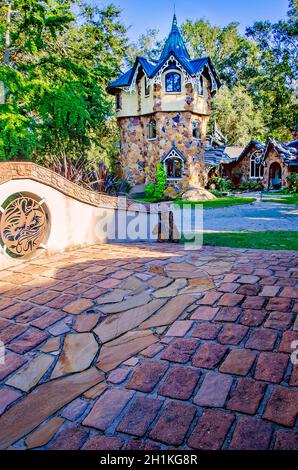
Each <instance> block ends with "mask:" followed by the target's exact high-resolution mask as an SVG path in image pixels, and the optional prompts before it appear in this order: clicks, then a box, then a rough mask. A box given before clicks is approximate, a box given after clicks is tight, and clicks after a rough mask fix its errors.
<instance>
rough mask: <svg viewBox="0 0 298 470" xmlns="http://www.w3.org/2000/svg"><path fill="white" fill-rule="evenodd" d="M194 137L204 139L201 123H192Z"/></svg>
mask: <svg viewBox="0 0 298 470" xmlns="http://www.w3.org/2000/svg"><path fill="white" fill-rule="evenodd" d="M192 136H193V138H194V139H201V138H202V128H201V122H200V121H193V123H192Z"/></svg>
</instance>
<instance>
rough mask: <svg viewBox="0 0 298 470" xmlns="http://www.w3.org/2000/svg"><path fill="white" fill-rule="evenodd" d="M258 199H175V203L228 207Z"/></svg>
mask: <svg viewBox="0 0 298 470" xmlns="http://www.w3.org/2000/svg"><path fill="white" fill-rule="evenodd" d="M255 201H256V199H255V198H254V197H234V196H233V197H221V198H218V199H210V200H208V201H175V204H177V205H178V206H184V205H193V206H195V205H196V204H199V205H202V206H203V208H204V209H208V208H210V209H211V208H214V207H228V206H236V205H239V204H251V203H252V202H255Z"/></svg>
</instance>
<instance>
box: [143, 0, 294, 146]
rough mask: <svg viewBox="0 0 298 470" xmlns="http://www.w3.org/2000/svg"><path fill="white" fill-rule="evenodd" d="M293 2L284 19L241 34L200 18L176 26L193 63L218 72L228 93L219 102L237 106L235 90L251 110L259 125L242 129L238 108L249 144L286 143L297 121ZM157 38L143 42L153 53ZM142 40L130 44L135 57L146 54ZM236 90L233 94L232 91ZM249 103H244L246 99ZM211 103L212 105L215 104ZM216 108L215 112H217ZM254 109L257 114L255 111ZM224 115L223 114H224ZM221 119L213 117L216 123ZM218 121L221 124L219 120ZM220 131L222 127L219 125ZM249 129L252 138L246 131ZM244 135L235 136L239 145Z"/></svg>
mask: <svg viewBox="0 0 298 470" xmlns="http://www.w3.org/2000/svg"><path fill="white" fill-rule="evenodd" d="M297 12H298V1H297V0H290V1H289V9H288V18H287V19H285V20H281V21H278V22H277V23H275V24H272V23H270V22H268V21H265V22H256V23H255V24H254V25H253V26H252V27H249V28H247V31H246V34H245V35H241V34H240V33H239V30H238V24H237V23H235V22H232V23H229V24H228V25H227V26H225V27H219V26H213V25H211V24H210V23H209V22H208V21H206V20H203V19H198V20H187V21H186V22H185V23H184V24H182V25H181V29H182V32H183V36H184V39H185V41H186V44H187V46H188V49H189V52H190V54H191V56H192V58H195V57H203V56H209V57H210V58H211V59H212V61H213V63H214V65H215V68H216V70H217V72H218V75H219V77H220V79H221V82H222V84H223V85H226V86H228V89H229V90H230V93H231V96H230V97H229V100H228V94H229V92H228V89H225V90H223V92H222V95H221V94H220V93H219V95H218V101H219V102H220V101H222V100H227V101H228V102H229V103H233V101H235V100H236V101H237V96H238V95H239V88H238V87H240V89H242V93H243V96H244V97H245V101H244V103H246V105H248V102H249V108H250V106H252V107H253V109H254V110H255V111H254V112H253V113H251V112H250V115H254V113H256V116H257V120H256V121H255V122H256V123H258V124H259V125H260V128H259V130H258V132H257V129H256V128H255V126H253V125H252V126H248V127H247V120H246V118H245V113H242V112H241V109H239V113H240V114H239V118H240V116H242V117H241V119H244V121H243V126H242V127H243V129H244V130H243V133H242V134H243V135H247V137H248V140H250V138H251V137H253V136H255V135H258V136H259V138H260V139H261V140H265V139H266V138H267V137H268V136H269V135H270V136H272V137H275V138H276V139H277V140H290V139H291V136H292V130H293V129H294V128H295V126H296V123H297V121H298V111H297V109H298V108H297V63H298V41H297V37H298V22H297V17H298V13H297ZM156 39H157V37H156V36H154V37H153V36H152V35H150V38H149V37H147V40H148V41H149V43H150V44H151V46H150V47H151V48H152V49H153V50H156V51H157V50H158V48H157V41H156ZM147 40H146V39H145V38H144V37H143V38H142V41H139V43H138V44H137V45H135V49H137V50H138V54H140V55H146V52H147V51H146V48H145V47H144V44H146V43H147ZM235 87H236V89H235ZM248 98H249V100H248ZM215 101H216V100H215ZM218 109H219V108H218V105H216V104H215V111H216V112H217V110H218ZM256 110H257V111H256ZM222 112H223V115H226V113H225V111H224V109H223V110H222ZM219 121H220V118H218V122H219ZM222 121H223V120H222ZM233 123H234V124H233V125H235V126H236V127H235V132H233V128H231V127H229V129H228V135H231V137H232V140H233V141H235V138H234V137H233V136H236V135H239V126H240V125H241V122H240V124H239V123H238V122H237V121H236V120H233ZM222 127H223V128H226V127H227V126H226V125H225V123H224V122H223V126H222ZM251 128H253V129H254V130H253V136H252V135H251V136H248V134H247V129H251ZM243 135H242V136H241V135H239V138H240V140H241V141H243Z"/></svg>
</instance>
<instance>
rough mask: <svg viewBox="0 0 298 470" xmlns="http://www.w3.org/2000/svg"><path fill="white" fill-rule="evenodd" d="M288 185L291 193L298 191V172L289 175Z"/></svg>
mask: <svg viewBox="0 0 298 470" xmlns="http://www.w3.org/2000/svg"><path fill="white" fill-rule="evenodd" d="M287 186H288V190H289V192H290V193H298V173H291V174H290V175H289V176H288V177H287Z"/></svg>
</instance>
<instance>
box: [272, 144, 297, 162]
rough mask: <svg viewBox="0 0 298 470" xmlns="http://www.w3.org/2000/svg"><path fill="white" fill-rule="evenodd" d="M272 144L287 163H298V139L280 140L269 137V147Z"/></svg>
mask: <svg viewBox="0 0 298 470" xmlns="http://www.w3.org/2000/svg"><path fill="white" fill-rule="evenodd" d="M270 146H272V147H273V148H274V149H275V150H276V151H277V153H278V154H279V155H280V157H281V158H282V159H283V161H284V162H285V163H286V164H287V165H290V166H291V165H298V140H292V141H291V142H279V141H277V140H275V139H272V138H271V137H269V139H268V147H270Z"/></svg>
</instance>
